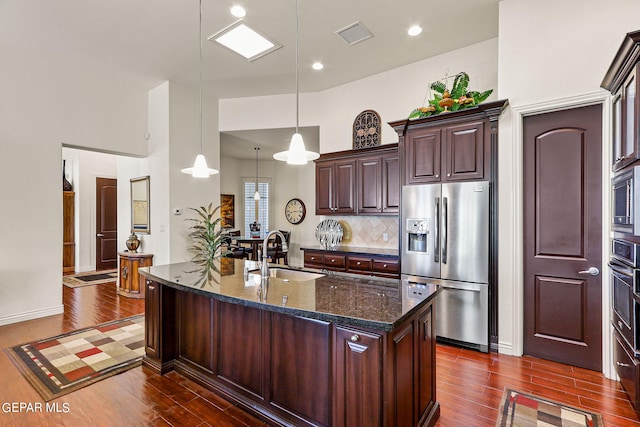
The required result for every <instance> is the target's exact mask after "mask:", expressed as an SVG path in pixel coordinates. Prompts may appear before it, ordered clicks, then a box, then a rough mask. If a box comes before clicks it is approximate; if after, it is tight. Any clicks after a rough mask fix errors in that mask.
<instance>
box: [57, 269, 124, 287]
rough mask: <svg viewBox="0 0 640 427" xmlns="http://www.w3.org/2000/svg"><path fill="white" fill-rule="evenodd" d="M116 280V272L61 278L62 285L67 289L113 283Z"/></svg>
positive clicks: (92, 272)
mask: <svg viewBox="0 0 640 427" xmlns="http://www.w3.org/2000/svg"><path fill="white" fill-rule="evenodd" d="M116 280H118V272H117V270H104V271H90V272H87V273H80V274H74V275H73V276H62V284H63V285H65V286H67V287H69V288H79V287H81V286H89V285H101V284H103V283H113V282H115V281H116Z"/></svg>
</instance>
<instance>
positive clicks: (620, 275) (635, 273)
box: [609, 238, 640, 356]
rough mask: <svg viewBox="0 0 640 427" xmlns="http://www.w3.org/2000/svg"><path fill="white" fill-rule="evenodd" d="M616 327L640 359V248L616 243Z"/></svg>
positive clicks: (612, 266)
mask: <svg viewBox="0 0 640 427" xmlns="http://www.w3.org/2000/svg"><path fill="white" fill-rule="evenodd" d="M609 267H610V270H611V286H612V306H613V307H612V308H613V310H612V313H611V316H612V319H611V320H612V323H613V325H614V327H615V328H616V329H617V330H618V332H619V333H620V334H621V335H622V337H623V338H624V340H625V341H626V342H627V344H628V345H629V347H630V348H631V349H632V350H633V351H634V353H635V355H636V356H640V245H639V244H637V243H633V242H629V241H626V240H623V239H618V238H616V239H612V241H611V260H610V261H609Z"/></svg>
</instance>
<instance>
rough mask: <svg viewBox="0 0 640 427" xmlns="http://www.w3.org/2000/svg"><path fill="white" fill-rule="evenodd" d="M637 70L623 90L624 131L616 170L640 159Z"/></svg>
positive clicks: (622, 115) (639, 102) (621, 133)
mask: <svg viewBox="0 0 640 427" xmlns="http://www.w3.org/2000/svg"><path fill="white" fill-rule="evenodd" d="M636 70H637V69H634V71H633V72H632V73H631V74H629V77H627V80H626V81H625V82H624V85H622V89H621V91H622V103H621V107H622V108H621V122H622V129H621V131H620V156H619V157H618V158H617V159H616V160H617V161H616V162H615V163H614V165H613V167H614V170H618V169H621V168H623V167H625V166H627V165H629V164H631V163H633V162H634V161H636V160H637V159H639V158H640V149H639V147H638V145H639V144H640V142H639V141H638V131H639V126H638V109H639V107H638V105H639V104H640V96H638V74H637V71H636ZM614 113H615V111H614ZM614 120H615V119H614ZM614 126H615V122H614ZM614 149H615V147H614Z"/></svg>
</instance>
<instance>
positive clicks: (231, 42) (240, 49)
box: [207, 19, 282, 61]
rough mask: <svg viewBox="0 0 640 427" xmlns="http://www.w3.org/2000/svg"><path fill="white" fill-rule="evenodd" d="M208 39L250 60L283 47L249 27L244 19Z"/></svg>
mask: <svg viewBox="0 0 640 427" xmlns="http://www.w3.org/2000/svg"><path fill="white" fill-rule="evenodd" d="M207 40H213V41H215V42H218V43H220V44H221V45H223V46H224V47H226V48H228V49H231V50H232V51H234V52H235V53H237V54H239V55H242V56H244V57H245V58H247V59H248V60H249V61H253V60H255V59H258V58H260V57H262V56H264V55H266V54H267V53H270V52H273V51H274V50H276V49H279V48H281V47H282V46H280V45H279V44H277V43H275V42H272V41H271V40H269V39H267V38H266V37H265V36H263V35H262V34H260V33H258V32H257V31H256V30H253V29H252V28H249V26H248V25H247V23H246V22H244V21H243V20H242V19H240V20H239V21H238V22H235V23H233V24H231V25H230V26H228V27H227V28H225V29H223V30H222V31H219V32H217V33H216V34H214V35H212V36H210V37H209V38H208V39H207Z"/></svg>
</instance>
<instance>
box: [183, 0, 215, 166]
mask: <svg viewBox="0 0 640 427" xmlns="http://www.w3.org/2000/svg"><path fill="white" fill-rule="evenodd" d="M199 37H200V87H199V89H200V154H198V155H197V156H196V160H195V162H194V163H193V167H190V168H184V169H182V173H186V174H189V175H191V176H193V177H194V178H209V176H210V175H215V174H217V173H218V171H217V170H216V169H211V168H210V167H209V166H207V160H206V159H205V158H204V154H202V151H203V150H202V0H200V27H199Z"/></svg>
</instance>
